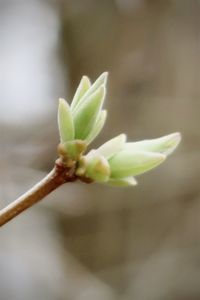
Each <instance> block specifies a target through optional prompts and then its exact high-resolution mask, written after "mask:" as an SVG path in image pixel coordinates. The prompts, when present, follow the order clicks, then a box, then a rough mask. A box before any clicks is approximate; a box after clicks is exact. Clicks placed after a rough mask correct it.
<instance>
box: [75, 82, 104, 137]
mask: <svg viewBox="0 0 200 300" xmlns="http://www.w3.org/2000/svg"><path fill="white" fill-rule="evenodd" d="M104 98H105V88H104V87H103V86H101V87H100V88H99V89H98V90H97V91H96V92H95V93H93V94H92V95H90V96H89V97H88V98H87V99H86V101H85V102H83V103H82V104H81V105H80V106H79V108H78V109H77V110H76V111H75V112H74V114H73V118H74V126H75V138H76V139H81V140H84V139H86V138H87V137H88V135H89V134H90V133H91V131H92V129H93V127H94V125H95V123H96V121H97V119H98V117H99V114H100V111H101V108H102V105H103V102H104Z"/></svg>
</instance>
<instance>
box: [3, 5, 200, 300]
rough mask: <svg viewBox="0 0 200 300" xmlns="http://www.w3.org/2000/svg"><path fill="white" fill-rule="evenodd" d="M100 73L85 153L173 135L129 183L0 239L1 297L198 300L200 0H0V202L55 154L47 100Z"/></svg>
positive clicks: (82, 192)
mask: <svg viewBox="0 0 200 300" xmlns="http://www.w3.org/2000/svg"><path fill="white" fill-rule="evenodd" d="M105 70H108V71H109V84H108V97H107V101H106V104H105V106H106V108H107V109H108V111H109V117H108V120H107V122H106V126H105V128H104V130H103V131H102V133H101V135H100V136H99V137H98V138H97V139H96V141H95V143H94V146H95V145H98V144H100V143H102V142H103V141H105V140H107V139H109V138H111V137H112V136H114V135H117V134H119V133H121V132H126V133H127V134H128V137H129V139H130V140H138V139H143V138H154V137H158V136H161V135H164V134H168V133H171V132H174V131H180V132H181V133H182V135H183V141H182V144H181V146H180V147H179V149H178V150H177V151H176V153H175V154H174V155H173V156H171V157H170V159H168V160H167V162H166V163H165V164H163V165H162V166H160V167H159V168H157V169H156V170H154V171H152V172H151V173H149V174H146V175H144V176H141V178H139V182H140V184H139V186H138V187H136V188H109V187H106V186H103V185H97V184H96V185H90V186H88V185H85V184H82V183H73V184H68V185H65V186H63V187H62V188H60V189H58V190H57V191H55V192H54V193H53V194H51V195H49V196H48V198H46V199H45V200H44V201H42V202H41V203H40V204H39V205H36V206H35V207H33V208H32V209H30V210H29V211H27V212H26V213H24V214H23V215H21V216H20V217H18V218H16V219H15V220H14V221H12V222H10V223H9V224H7V225H6V226H5V227H3V228H2V229H1V230H0V270H1V272H0V300H14V299H15V300H27V299H28V300H35V299H38V300H86V299H87V300H90V299H91V300H115V299H116V300H133V299H135V300H199V299H200V231H199V228H200V217H199V216H200V184H199V178H200V165H199V159H200V151H199V150H200V126H199V123H200V117H199V115H200V74H199V73H200V71H199V70H200V1H199V0H190V1H188V0H167V1H166V0H165V1H164V0H101V1H98V0H57V1H56V0H28V1H27V0H0V206H1V207H4V206H5V205H6V204H8V203H9V202H11V201H12V200H14V199H15V198H16V197H17V196H19V195H20V194H21V193H23V192H24V191H26V190H27V189H28V188H29V187H31V186H32V185H33V184H34V183H36V182H37V181H38V180H39V179H41V178H42V177H43V176H44V174H46V173H47V172H48V171H49V170H50V169H51V167H52V166H53V162H54V160H55V158H56V146H57V144H58V131H57V120H56V115H57V101H58V98H59V97H65V98H66V99H67V100H69V101H70V99H71V98H72V95H73V93H74V90H75V88H76V86H77V84H78V82H79V80H80V78H81V76H82V75H84V74H86V75H88V76H90V77H91V79H92V80H94V79H95V78H96V77H97V76H98V75H99V74H100V73H101V72H103V71H105Z"/></svg>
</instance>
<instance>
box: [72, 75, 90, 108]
mask: <svg viewBox="0 0 200 300" xmlns="http://www.w3.org/2000/svg"><path fill="white" fill-rule="evenodd" d="M90 86H91V83H90V80H89V78H88V77H87V76H83V77H82V79H81V81H80V83H79V86H78V88H77V90H76V92H75V95H74V98H73V100H72V103H71V111H73V110H74V109H75V108H76V106H77V105H78V103H79V101H80V100H81V98H82V97H83V96H84V94H85V93H86V92H87V91H88V90H89V88H90Z"/></svg>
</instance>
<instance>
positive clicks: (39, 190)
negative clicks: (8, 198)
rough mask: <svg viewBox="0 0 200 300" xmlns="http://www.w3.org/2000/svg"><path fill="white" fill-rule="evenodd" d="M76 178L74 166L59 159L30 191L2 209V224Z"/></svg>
mask: <svg viewBox="0 0 200 300" xmlns="http://www.w3.org/2000/svg"><path fill="white" fill-rule="evenodd" d="M74 180H76V177H75V175H74V168H73V167H71V168H66V167H65V166H64V164H63V163H62V161H61V160H57V161H56V163H55V167H54V168H53V170H52V171H51V172H50V173H49V174H48V175H47V176H46V177H45V178H44V179H42V180H41V181H40V182H39V183H37V184H36V185H35V186H34V187H32V188H31V189H30V190H29V191H28V192H26V193H25V194H23V195H22V196H20V197H19V198H18V199H16V200H15V201H14V202H12V203H11V204H9V205H8V206H6V207H5V208H3V209H2V210H0V226H3V225H4V224H6V223H7V222H9V221H10V220H12V219H13V218H15V217H16V216H17V215H19V214H20V213H22V212H23V211H24V210H26V209H27V208H29V207H31V206H33V205H34V204H35V203H37V202H39V201H40V200H42V199H43V198H44V197H45V196H47V195H48V194H50V193H51V192H52V191H53V190H55V189H56V188H58V187H59V186H60V185H62V184H64V183H65V182H71V181H74Z"/></svg>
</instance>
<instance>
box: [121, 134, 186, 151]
mask: <svg viewBox="0 0 200 300" xmlns="http://www.w3.org/2000/svg"><path fill="white" fill-rule="evenodd" d="M180 141H181V134H180V133H179V132H176V133H172V134H169V135H166V136H163V137H160V138H157V139H152V140H144V141H139V142H134V143H126V146H125V149H126V150H132V151H140V150H142V151H150V152H159V153H163V154H166V155H169V154H171V153H172V152H173V151H174V150H175V149H176V147H177V146H178V144H179V143H180Z"/></svg>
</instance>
